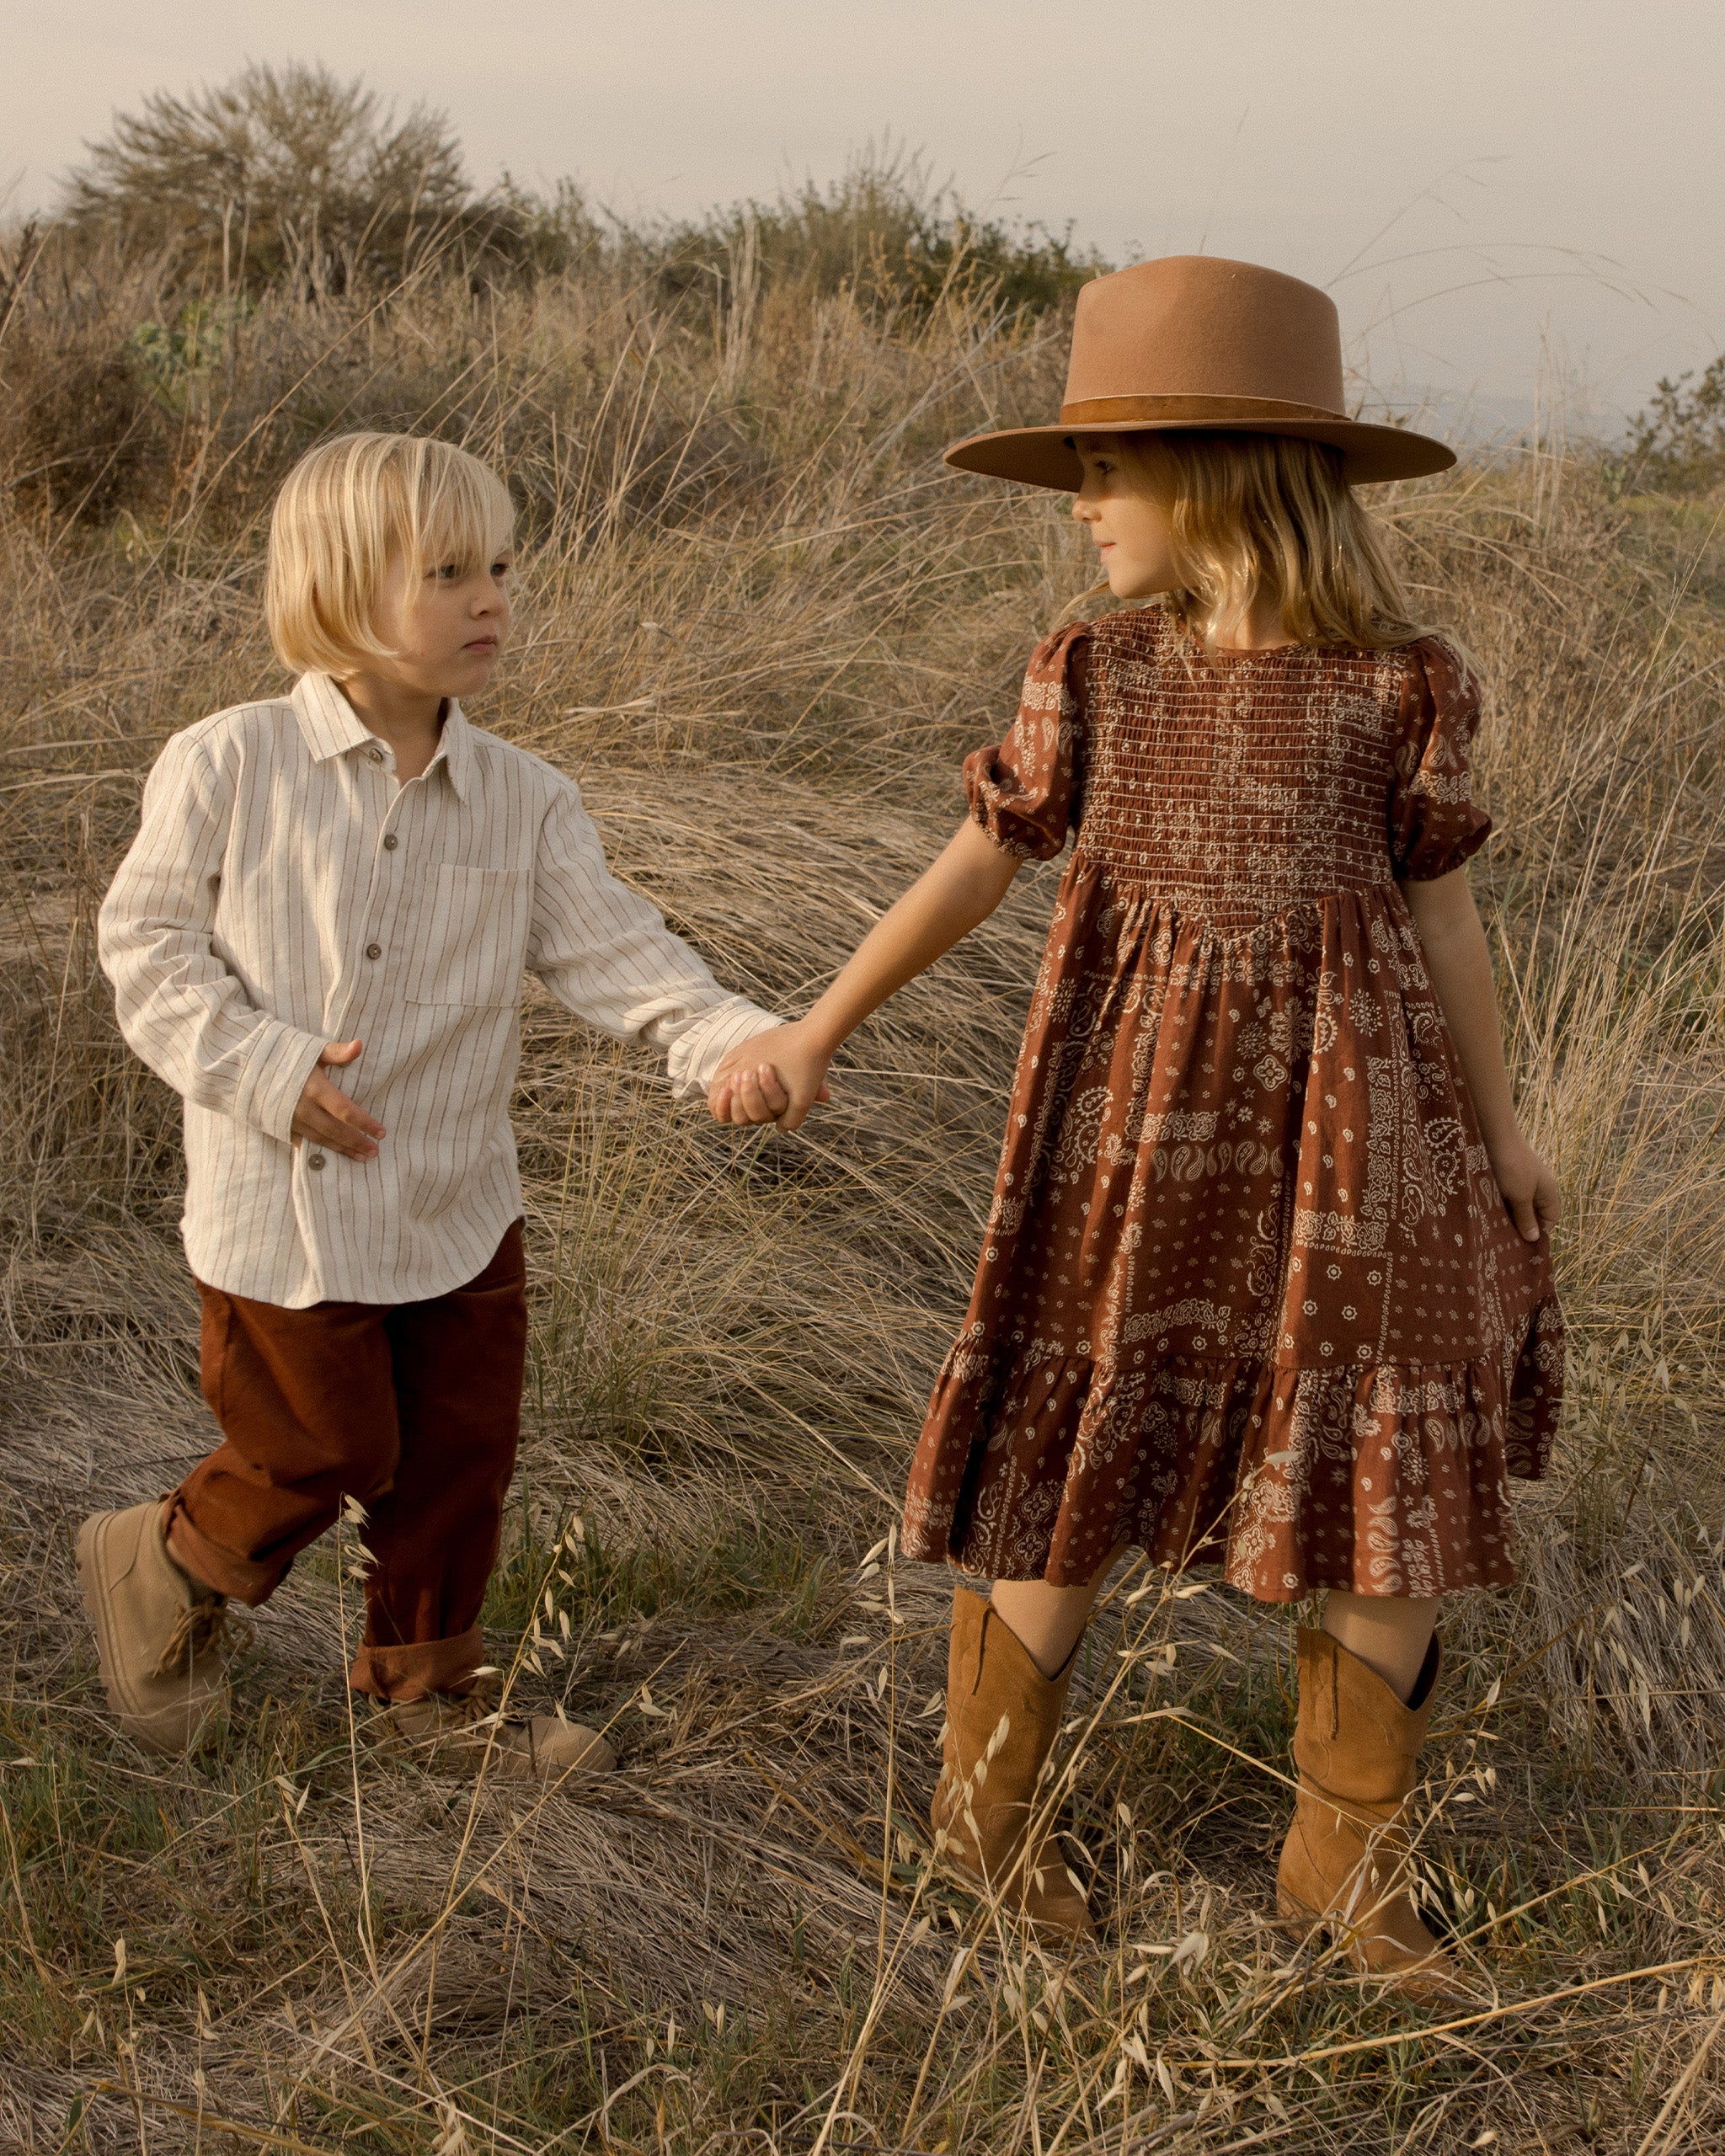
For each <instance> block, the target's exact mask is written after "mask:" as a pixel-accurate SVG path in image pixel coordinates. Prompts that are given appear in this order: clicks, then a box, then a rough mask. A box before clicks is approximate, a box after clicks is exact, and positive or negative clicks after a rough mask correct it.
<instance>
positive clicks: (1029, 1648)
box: [989, 1543, 1423, 1683]
mask: <svg viewBox="0 0 1725 2156" xmlns="http://www.w3.org/2000/svg"><path fill="white" fill-rule="evenodd" d="M1124 1547H1125V1545H1124V1543H1122V1544H1121V1545H1120V1548H1121V1549H1124ZM1119 1554H1120V1550H1112V1551H1110V1553H1109V1554H1108V1556H1107V1557H1105V1558H1104V1559H1103V1561H1102V1563H1101V1564H1100V1565H1098V1566H1097V1568H1096V1572H1095V1575H1094V1577H1092V1578H1090V1579H1088V1580H1087V1581H1086V1582H1084V1584H1083V1585H1082V1586H1081V1587H1050V1586H1049V1583H1048V1582H1047V1581H1046V1580H996V1582H995V1583H994V1592H993V1593H992V1594H991V1596H990V1597H989V1599H990V1601H991V1602H992V1603H993V1604H994V1608H995V1614H996V1616H997V1617H999V1618H1000V1620H1001V1622H1002V1624H1004V1625H1007V1628H1008V1629H1009V1630H1011V1631H1012V1634H1013V1636H1014V1637H1015V1638H1016V1639H1017V1641H1018V1644H1019V1646H1022V1647H1023V1650H1024V1652H1025V1653H1026V1654H1028V1656H1029V1657H1030V1659H1031V1660H1032V1661H1033V1662H1034V1663H1035V1664H1036V1666H1037V1668H1039V1670H1040V1671H1041V1672H1042V1673H1043V1675H1044V1677H1058V1676H1059V1675H1060V1672H1061V1671H1062V1670H1063V1669H1064V1668H1065V1666H1066V1663H1067V1662H1068V1661H1069V1660H1070V1658H1071V1652H1072V1650H1073V1648H1074V1647H1076V1646H1077V1644H1078V1642H1079V1641H1080V1640H1081V1639H1082V1638H1083V1636H1084V1627H1085V1626H1086V1625H1087V1624H1088V1623H1089V1622H1090V1613H1091V1611H1092V1609H1094V1607H1095V1606H1096V1598H1097V1595H1099V1594H1100V1593H1102V1589H1103V1581H1104V1580H1106V1579H1107V1577H1108V1574H1109V1573H1110V1572H1112V1571H1113V1570H1114V1560H1115V1558H1116V1557H1118V1556H1119ZM1421 1652H1423V1649H1422V1650H1421ZM1412 1681H1413V1680H1412V1679H1411V1678H1410V1680H1409V1682H1410V1683H1411V1682H1412Z"/></svg>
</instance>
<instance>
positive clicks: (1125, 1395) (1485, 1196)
mask: <svg viewBox="0 0 1725 2156" xmlns="http://www.w3.org/2000/svg"><path fill="white" fill-rule="evenodd" d="M1477 712H1478V692H1477V685H1476V683H1475V682H1474V680H1473V679H1472V676H1471V674H1470V672H1469V671H1468V669H1467V667H1466V664H1465V662H1464V661H1463V660H1462V659H1461V657H1460V655H1459V654H1457V653H1456V652H1455V651H1454V650H1453V649H1451V648H1450V647H1449V646H1448V645H1447V644H1445V643H1442V642H1440V641H1438V640H1436V639H1431V638H1428V639H1424V640H1422V641H1421V642H1419V643H1414V644H1412V645H1409V646H1407V648H1403V649H1401V650H1397V651H1393V652H1363V651H1360V652H1354V651H1344V652H1336V651H1333V650H1319V649H1316V648H1311V647H1306V646H1296V647H1292V648H1289V649H1286V650H1284V651H1276V652H1265V653H1250V654H1224V655H1221V656H1220V657H1215V658H1210V657H1207V656H1206V655H1205V654H1204V653H1203V652H1202V651H1201V650H1200V649H1199V648H1198V647H1196V646H1195V645H1194V643H1192V642H1191V640H1190V639H1189V638H1187V637H1186V636H1185V635H1184V634H1183V632H1180V631H1179V630H1178V628H1177V627H1175V626H1174V624H1173V623H1172V622H1171V621H1170V619H1169V617H1168V616H1167V615H1166V614H1165V613H1164V612H1163V611H1162V610H1161V609H1160V608H1151V609H1146V610H1144V611H1133V612H1124V613H1119V614H1115V615H1111V616H1107V617H1106V618H1104V619H1103V620H1102V621H1099V622H1095V623H1092V624H1091V625H1088V626H1084V627H1076V628H1072V629H1069V630H1067V631H1065V632H1064V633H1062V634H1060V635H1059V636H1057V637H1055V638H1050V639H1049V640H1048V641H1047V642H1046V643H1044V644H1042V645H1041V646H1039V648H1038V649H1037V651H1036V653H1035V654H1033V658H1032V660H1031V664H1030V669H1029V672H1028V676H1027V679H1026V682H1025V687H1024V694H1023V702H1022V704H1021V707H1020V709H1019V712H1018V716H1017V722H1016V723H1015V724H1014V726H1013V728H1012V732H1011V734H1009V735H1008V737H1007V739H1006V740H1005V741H1004V742H1003V743H1001V745H1000V746H999V747H998V748H997V749H989V750H980V751H978V752H977V754H976V755H973V756H972V757H971V758H970V759H969V761H968V762H967V764H966V766H965V781H966V786H967V789H968V791H969V798H970V801H971V806H972V813H973V814H975V817H976V819H977V820H978V821H979V822H980V823H981V824H982V825H984V826H985V829H986V830H988V831H989V832H990V834H991V836H992V837H993V838H994V839H995V841H996V843H997V844H999V845H1001V846H1004V847H1006V848H1007V850H1008V851H1012V852H1015V853H1017V854H1019V855H1021V856H1023V857H1037V858H1041V859H1050V858H1052V857H1054V856H1055V854H1057V853H1058V852H1059V851H1060V850H1061V848H1062V847H1063V846H1064V845H1065V841H1066V837H1067V834H1068V831H1069V830H1071V828H1073V827H1075V826H1076V830H1077V843H1076V847H1075V849H1074V851H1073V855H1072V858H1071V862H1070V863H1069V865H1068V867H1067V869H1066V872H1065V877H1064V878H1063V880H1062V883H1061V885H1060V895H1059V898H1058V899H1057V901H1056V904H1055V915H1054V921H1053V923H1052V926H1051V927H1050V929H1049V939H1048V945H1047V949H1046V952H1045V953H1044V959H1043V963H1042V969H1041V972H1040V974H1039V978H1038V981H1037V985H1036V990H1035V994H1034V997H1033V1001H1032V1005H1031V1011H1030V1017H1029V1020H1028V1024H1027V1026H1026V1029H1025V1036H1024V1045H1023V1051H1022V1053H1021V1055H1020V1058H1019V1063H1018V1070H1017V1079H1016V1081H1015V1084H1014V1087H1013V1092H1012V1107H1011V1112H1010V1114H1009V1118H1008V1123H1007V1139H1006V1144H1005V1146H1004V1149H1003V1150H1002V1153H1001V1163H1000V1170H999V1174H998V1177H997V1178H996V1187H995V1195H994V1203H993V1206H992V1209H991V1213H990V1215H989V1223H988V1230H987V1239H986V1242H985V1247H984V1250H983V1253H982V1259H981V1262H980V1266H979V1267H978V1270H977V1275H976V1283H975V1289H974V1291H973V1293H972V1295H971V1299H970V1307H969V1312H968V1314H967V1315H966V1318H965V1321H964V1328H963V1330H962V1331H961V1332H960V1334H959V1338H958V1340H957V1341H956V1342H954V1344H953V1348H952V1350H951V1352H950V1353H948V1357H947V1359H946V1362H945V1364H944V1365H943V1369H942V1371H941V1374H940V1377H939V1379H938V1380H937V1384H936V1386H935V1390H934V1397H933V1400H932V1403H931V1406H930V1408H929V1413H928V1419H927V1422H926V1424H925V1426H924V1428H923V1432H922V1436H921V1443H920V1444H919V1445H918V1448H917V1451H916V1460H915V1462H914V1464H913V1465H912V1468H911V1485H910V1492H909V1495H908V1497H907V1500H906V1504H905V1534H904V1547H905V1550H906V1551H907V1553H909V1554H911V1555H912V1556H923V1557H940V1556H950V1557H951V1558H952V1559H953V1561H954V1562H955V1563H957V1564H958V1565H959V1566H960V1567H962V1568H963V1569H964V1570H965V1571H967V1572H974V1573H976V1574H979V1575H982V1576H985V1577H1001V1578H1010V1579H1039V1578H1045V1579H1047V1580H1049V1581H1050V1582H1054V1583H1055V1584H1056V1585H1061V1586H1065V1585H1071V1584H1072V1583H1074V1582H1079V1581H1081V1580H1085V1579H1087V1578H1089V1577H1091V1575H1092V1573H1093V1572H1094V1571H1095V1569H1096V1567H1097V1565H1098V1564H1099V1563H1100V1562H1101V1561H1103V1559H1104V1558H1105V1557H1106V1556H1108V1553H1109V1551H1110V1550H1113V1549H1114V1547H1115V1546H1116V1545H1118V1544H1119V1543H1120V1542H1122V1541H1125V1542H1130V1543H1133V1544H1135V1545H1138V1546H1140V1547H1141V1548H1143V1549H1145V1550H1148V1551H1150V1552H1151V1555H1152V1556H1154V1557H1156V1559H1158V1560H1159V1561H1168V1562H1171V1563H1175V1564H1180V1563H1184V1562H1188V1561H1191V1560H1193V1559H1194V1558H1199V1559H1202V1560H1206V1561H1207V1560H1210V1559H1219V1560H1220V1561H1221V1562H1222V1564H1223V1566H1224V1569H1225V1572H1226V1577H1227V1578H1228V1579H1229V1580H1230V1581H1231V1582H1232V1583H1233V1584H1234V1585H1236V1586H1237V1587H1240V1588H1245V1589H1246V1590H1247V1591H1248V1592H1249V1593H1252V1594H1254V1595H1257V1596H1258V1597H1260V1598H1263V1599H1266V1600H1270V1601H1289V1600H1293V1599H1295V1598H1298V1597H1300V1596H1301V1595H1303V1594H1305V1593H1307V1592H1309V1591H1310V1590H1311V1588H1316V1587H1336V1588H1353V1589H1354V1590H1355V1591H1357V1592H1359V1593H1376V1594H1404V1595H1421V1596H1425V1595H1436V1594H1440V1593H1448V1592H1450V1591H1451V1590H1453V1589H1455V1588H1462V1587H1472V1586H1482V1585H1499V1584H1503V1583H1505V1582H1508V1581H1509V1580H1511V1579H1512V1578H1513V1577H1514V1563H1513V1559H1512V1555H1511V1531H1510V1506H1509V1491H1508V1485H1507V1480H1506V1478H1507V1476H1509V1475H1510V1474H1515V1475H1520V1476H1538V1475H1539V1474H1541V1472H1542V1471H1543V1469H1544V1466H1545V1464H1546V1456H1547V1454H1548V1452H1549V1449H1550V1445H1551V1435H1552V1432H1553V1429H1554V1428H1555V1423H1556V1419H1557V1408H1558V1404H1559V1400H1560V1396H1561V1391H1562V1321H1561V1318H1560V1315H1559V1313H1558V1310H1557V1301H1556V1298H1555V1294H1554V1292H1553V1289H1552V1283H1551V1269H1550V1256H1549V1249H1548V1246H1547V1244H1546V1242H1544V1241H1541V1243H1540V1244H1538V1245H1537V1246H1529V1245H1527V1244H1525V1243H1524V1242H1523V1241H1522V1240H1521V1238H1520V1237H1519V1235H1517V1234H1516V1232H1515V1230H1514V1225H1513V1224H1512V1223H1511V1221H1510V1219H1509V1214H1508V1213H1507V1211H1506V1210H1505V1208H1504V1205H1503V1199H1502V1197H1501V1195H1500V1193H1498V1187H1497V1185H1496V1182H1494V1180H1493V1176H1492V1171H1491V1166H1490V1163H1489V1161H1487V1156H1486V1150H1485V1147H1484V1145H1482V1142H1481V1139H1480V1134H1479V1128H1478V1123H1477V1119H1476V1118H1475V1115H1474V1112H1473V1107H1472V1103H1471V1101H1470V1100H1469V1098H1468V1096H1467V1092H1466V1086H1465V1084H1464V1082H1463V1080H1462V1076H1461V1067H1460V1065H1459V1063H1458V1061H1457V1059H1456V1055H1455V1048H1454V1045H1453V1043H1451V1041H1450V1035H1449V1030H1448V1027H1447V1026H1446V1024H1445V1019H1444V1016H1443V1012H1442V1010H1441V1008H1440V1007H1439V1003H1438V1001H1437V997H1436V995H1435V993H1434V990H1433V988H1432V985H1431V982H1430V979H1429V976H1428V974H1427V973H1426V969H1425V965H1424V962H1423V957H1422V954H1421V951H1420V945H1419V938H1418V934H1417V932H1416V931H1415V929H1414V926H1413V920H1412V917H1411V916H1410V915H1409V913H1408V910H1407V905H1406V902H1405V900H1404V899H1403V898H1402V893H1401V891H1400V890H1399V889H1398V888H1397V886H1398V883H1400V882H1402V881H1403V880H1406V879H1409V878H1414V879H1417V878H1433V877H1438V876H1443V875H1446V874H1448V873H1449V872H1450V870H1452V869H1454V868H1456V867H1460V866H1461V863H1462V862H1464V861H1465V860H1466V858H1467V857H1468V856H1469V855H1470V854H1471V853H1472V852H1473V851H1475V850H1476V849H1477V847H1478V846H1480V845H1481V844H1482V842H1483V841H1484V840H1485V838H1486V837H1487V834H1488V833H1489V831H1490V829H1491V825H1490V822H1489V819H1487V817H1486V816H1485V815H1484V814H1483V813H1482V811H1481V810H1480V809H1478V808H1477V807H1476V806H1475V805H1474V803H1473V799H1472V789H1471V782H1470V777H1469V749H1470V743H1471V736H1472V733H1473V729H1474V726H1475V723H1476V721H1477Z"/></svg>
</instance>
